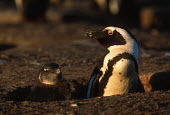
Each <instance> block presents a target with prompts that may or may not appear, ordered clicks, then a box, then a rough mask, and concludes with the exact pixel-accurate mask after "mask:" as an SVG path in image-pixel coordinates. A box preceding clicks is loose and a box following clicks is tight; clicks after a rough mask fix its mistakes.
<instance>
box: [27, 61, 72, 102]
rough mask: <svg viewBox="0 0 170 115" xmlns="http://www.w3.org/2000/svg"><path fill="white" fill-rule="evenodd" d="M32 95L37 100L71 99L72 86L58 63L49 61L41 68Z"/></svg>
mask: <svg viewBox="0 0 170 115" xmlns="http://www.w3.org/2000/svg"><path fill="white" fill-rule="evenodd" d="M30 97H31V99H32V100H37V101H51V100H68V99H71V86H70V84H69V83H68V81H67V80H66V79H64V78H63V76H62V73H61V70H60V67H59V65H58V64H55V63H49V64H45V65H44V66H43V67H42V68H41V70H40V72H39V75H38V76H37V77H36V81H35V84H34V85H33V86H32V88H31V94H30Z"/></svg>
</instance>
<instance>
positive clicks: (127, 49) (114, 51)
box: [107, 40, 138, 60]
mask: <svg viewBox="0 0 170 115" xmlns="http://www.w3.org/2000/svg"><path fill="white" fill-rule="evenodd" d="M107 49H108V51H109V53H108V54H107V55H110V56H111V57H112V58H114V57H116V56H117V55H119V54H123V53H129V54H131V55H133V56H134V57H135V59H136V60H138V44H137V43H136V41H134V40H129V41H127V40H126V44H125V45H113V46H110V47H108V48H107ZM110 56H109V57H110Z"/></svg>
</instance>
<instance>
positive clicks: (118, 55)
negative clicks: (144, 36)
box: [85, 27, 143, 98]
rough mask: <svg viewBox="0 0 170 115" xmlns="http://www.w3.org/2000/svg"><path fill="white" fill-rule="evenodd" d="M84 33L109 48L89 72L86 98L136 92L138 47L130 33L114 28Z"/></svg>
mask: <svg viewBox="0 0 170 115" xmlns="http://www.w3.org/2000/svg"><path fill="white" fill-rule="evenodd" d="M85 36H87V37H90V38H95V39H96V40H97V41H98V42H99V43H100V44H101V45H102V46H103V47H104V48H106V49H107V50H108V51H109V52H108V53H107V54H106V55H105V57H104V58H102V59H101V60H100V62H99V63H98V65H97V66H96V67H95V69H94V71H93V73H92V75H91V78H90V80H89V85H88V92H87V98H90V97H96V96H111V95H118V94H126V93H129V92H136V91H137V90H138V85H139V84H141V82H140V80H139V77H138V50H139V46H138V43H137V40H136V39H135V38H134V36H133V35H132V34H131V33H130V32H128V31H127V30H125V29H122V28H118V27H106V28H105V29H103V30H100V31H88V32H86V34H85ZM141 90H143V87H142V89H141Z"/></svg>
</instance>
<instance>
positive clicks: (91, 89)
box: [87, 67, 101, 98]
mask: <svg viewBox="0 0 170 115" xmlns="http://www.w3.org/2000/svg"><path fill="white" fill-rule="evenodd" d="M100 72H101V71H100V70H99V69H98V68H97V67H95V69H94V71H93V73H92V75H91V77H90V80H89V84H88V91H87V98H90V97H94V96H97V94H96V93H97V92H98V91H97V90H98V82H97V81H98V79H99V77H100ZM94 93H95V94H96V95H94Z"/></svg>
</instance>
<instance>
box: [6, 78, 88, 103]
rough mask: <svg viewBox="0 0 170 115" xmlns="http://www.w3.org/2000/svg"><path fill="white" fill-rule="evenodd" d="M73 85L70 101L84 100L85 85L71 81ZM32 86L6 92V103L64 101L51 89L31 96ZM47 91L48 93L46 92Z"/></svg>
mask: <svg viewBox="0 0 170 115" xmlns="http://www.w3.org/2000/svg"><path fill="white" fill-rule="evenodd" d="M72 84H73V85H74V89H75V90H74V91H72V92H71V100H73V99H74V100H75V99H76V100H80V99H85V98H86V92H87V88H88V86H87V84H81V83H79V82H77V81H75V80H73V81H72ZM31 89H32V86H27V87H24V88H21V87H18V88H16V89H15V90H13V91H12V92H8V93H7V94H6V95H4V96H3V97H4V99H5V100H6V101H19V102H20V101H32V102H49V101H64V100H66V99H64V98H62V95H54V94H56V93H55V92H54V91H56V90H53V89H46V88H42V89H40V90H41V91H42V92H43V94H42V93H40V94H39V95H32V94H31V93H32V90H31ZM47 90H48V91H47Z"/></svg>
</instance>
